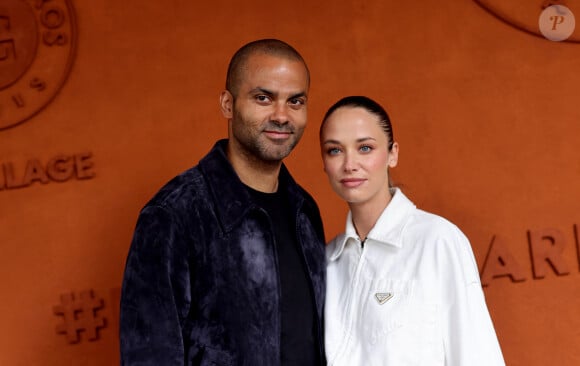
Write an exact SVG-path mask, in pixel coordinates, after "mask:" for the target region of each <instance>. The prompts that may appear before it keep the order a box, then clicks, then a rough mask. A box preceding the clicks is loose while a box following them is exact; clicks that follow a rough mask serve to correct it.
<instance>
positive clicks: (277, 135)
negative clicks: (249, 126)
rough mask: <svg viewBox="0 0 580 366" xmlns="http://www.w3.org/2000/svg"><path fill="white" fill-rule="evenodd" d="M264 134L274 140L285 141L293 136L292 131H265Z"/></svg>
mask: <svg viewBox="0 0 580 366" xmlns="http://www.w3.org/2000/svg"><path fill="white" fill-rule="evenodd" d="M264 133H265V134H266V136H268V137H269V138H271V139H273V140H284V139H287V138H288V137H290V135H292V132H290V131H264Z"/></svg>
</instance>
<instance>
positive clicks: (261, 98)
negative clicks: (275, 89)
mask: <svg viewBox="0 0 580 366" xmlns="http://www.w3.org/2000/svg"><path fill="white" fill-rule="evenodd" d="M256 100H257V101H258V102H268V101H269V100H270V97H268V96H267V95H258V96H256Z"/></svg>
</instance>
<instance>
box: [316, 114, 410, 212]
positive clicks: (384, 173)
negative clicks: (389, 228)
mask: <svg viewBox="0 0 580 366" xmlns="http://www.w3.org/2000/svg"><path fill="white" fill-rule="evenodd" d="M320 146H321V150H322V161H323V163H324V171H325V172H326V174H327V175H328V180H329V181H330V185H331V186H332V188H333V189H334V191H335V192H336V193H337V194H338V195H339V196H340V197H341V198H342V199H344V200H345V201H347V202H348V203H349V204H364V203H372V202H374V201H377V200H385V199H386V200H387V202H388V200H389V199H390V197H391V195H390V192H389V172H388V168H389V167H395V166H396V165H397V158H398V149H399V148H398V145H397V144H396V143H394V144H393V147H392V148H391V151H389V141H388V138H387V135H386V134H385V132H384V131H383V129H382V128H381V126H380V125H379V119H378V117H377V116H376V115H374V114H371V113H369V112H368V111H367V110H366V109H364V108H361V107H341V108H339V109H337V110H336V111H334V113H332V114H331V115H330V116H329V117H328V118H327V119H326V122H325V123H324V125H323V127H322V131H321V136H320Z"/></svg>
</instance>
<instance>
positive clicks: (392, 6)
mask: <svg viewBox="0 0 580 366" xmlns="http://www.w3.org/2000/svg"><path fill="white" fill-rule="evenodd" d="M2 1H3V4H0V16H2V12H9V11H10V9H6V8H5V4H15V2H25V3H27V4H28V5H29V6H30V7H33V6H36V5H37V4H42V6H47V7H48V6H51V4H52V5H53V6H60V5H59V4H64V3H66V1H64V0H60V1H57V0H44V1H35V0H34V1H33V0H30V1H25V0H2ZM68 2H69V3H70V4H72V6H73V7H74V14H75V25H76V28H75V30H74V35H76V40H75V39H74V37H71V38H69V39H68V41H70V42H72V41H76V48H75V57H74V62H73V64H72V69H71V71H70V74H69V75H68V78H67V80H66V82H65V83H64V85H63V87H62V89H61V90H60V92H59V93H58V94H56V97H55V98H54V100H52V102H51V103H49V104H48V105H47V106H46V107H45V108H44V109H43V110H41V111H40V112H39V113H38V114H37V115H35V116H34V117H32V118H30V119H29V120H27V121H25V122H24V123H21V124H19V125H17V126H14V127H11V128H5V129H2V130H0V164H1V166H0V249H1V253H2V255H1V256H0V277H1V278H2V280H1V282H0V297H1V299H2V300H0V320H1V324H2V332H1V334H0V365H10V366H21V365H22V366H30V365H54V366H57V365H58V366H60V365H84V366H91V365H115V364H118V339H117V326H118V320H117V315H118V310H117V306H118V300H119V299H118V296H119V287H120V283H121V278H122V273H123V267H124V261H125V257H126V254H127V250H128V247H129V243H130V240H131V236H132V231H133V227H134V225H135V220H136V218H137V215H138V212H139V209H140V208H141V207H142V206H143V205H144V204H145V202H146V201H147V200H148V199H149V198H150V197H151V196H152V195H153V194H154V193H155V192H156V191H157V189H158V188H159V187H160V186H161V185H162V184H163V183H165V182H166V181H167V180H168V179H170V178H171V177H173V176H174V175H176V174H177V173H179V172H181V171H183V170H185V169H187V168H189V167H190V166H191V165H193V164H195V163H196V162H197V161H198V160H199V159H200V158H201V157H202V156H203V155H204V154H205V153H206V152H207V151H208V150H209V149H210V148H211V146H212V145H213V143H214V141H215V140H216V139H218V138H222V137H224V136H225V135H226V133H227V130H226V121H225V120H224V119H223V118H222V117H221V114H220V112H219V109H218V96H219V92H220V91H221V88H222V87H223V84H224V79H225V71H226V67H227V63H228V61H229V58H230V56H231V55H232V53H233V52H234V51H235V50H236V49H237V48H238V47H240V46H241V45H242V44H244V43H246V42H248V41H251V40H254V39H257V38H271V37H274V38H280V39H283V40H286V41H287V42H289V43H291V44H292V45H294V46H295V47H296V48H297V49H298V50H299V51H300V52H301V53H302V54H303V56H304V58H305V59H306V61H307V63H308V64H309V67H310V70H311V73H312V87H311V91H310V102H309V103H310V104H309V126H308V128H307V132H306V133H305V135H304V137H303V140H302V142H301V143H300V144H299V145H298V147H297V149H296V150H295V152H294V153H293V155H292V156H291V158H289V159H288V160H287V165H288V166H289V168H290V169H291V171H292V172H293V174H294V176H295V177H296V179H297V180H298V181H299V182H300V183H302V185H303V186H304V187H305V188H307V189H308V190H309V191H310V192H311V193H312V194H313V195H314V196H315V198H316V199H317V201H318V203H319V205H320V208H321V211H322V214H323V219H324V222H325V229H326V233H327V236H328V237H329V238H330V237H332V236H333V235H335V234H336V233H338V232H339V231H341V230H342V229H343V227H344V216H345V213H346V207H345V205H344V204H343V203H342V202H341V201H340V200H339V199H338V198H337V197H336V196H335V195H334V193H333V192H332V191H331V189H330V187H329V186H328V184H327V181H326V176H325V175H324V173H323V171H322V164H321V161H320V157H319V155H320V154H319V148H318V127H319V124H320V120H321V118H322V115H323V114H324V112H325V110H326V108H327V107H328V106H329V105H330V104H332V103H333V102H334V101H336V100H337V99H338V98H340V97H342V96H345V95H349V94H365V95H368V96H371V97H373V98H375V99H377V100H378V101H380V102H381V103H382V104H383V105H385V106H386V108H387V110H388V111H389V113H390V115H391V118H392V120H393V124H394V132H395V138H396V139H397V140H398V141H399V144H400V146H401V151H400V162H399V166H398V167H397V168H396V169H395V170H394V171H393V174H394V178H395V181H396V182H397V183H398V184H399V185H401V186H402V187H403V189H404V190H405V192H406V193H407V195H408V196H410V197H411V198H412V199H413V200H414V201H415V202H416V203H417V205H418V206H420V207H421V208H423V209H425V210H428V211H432V212H435V213H438V214H440V215H442V216H444V217H447V218H448V219H450V220H451V221H453V222H454V223H456V224H457V225H458V226H459V227H461V228H462V230H463V231H464V232H465V233H466V235H467V236H468V237H469V238H470V240H471V242H472V245H473V250H474V253H475V255H476V257H477V261H478V264H479V267H480V269H481V270H482V271H483V270H484V269H485V271H486V273H487V275H488V276H491V275H496V277H493V276H491V277H490V278H489V285H488V286H487V287H485V293H486V297H487V302H488V306H489V308H490V311H491V315H492V318H493V320H494V323H495V326H496V330H497V333H498V337H499V339H500V343H501V345H502V348H503V351H504V356H505V358H506V362H507V364H508V365H512V366H540V365H546V364H551V365H561V366H569V365H570V366H571V365H578V364H580V350H579V348H578V344H580V332H579V331H578V329H580V316H579V315H578V309H580V244H579V238H578V237H579V235H580V234H579V232H578V231H579V227H580V209H579V207H580V205H579V203H580V190H579V186H580V184H579V183H580V152H579V148H578V146H579V145H578V142H579V141H580V107H579V106H578V101H579V100H580V92H579V86H580V44H578V43H575V42H552V41H548V40H546V39H544V38H542V37H541V36H538V35H536V34H534V33H533V32H526V31H523V30H521V29H518V28H515V27H513V26H510V25H509V24H507V23H506V22H505V21H503V20H502V19H500V18H499V17H496V16H494V15H493V14H492V13H491V12H490V11H488V10H486V9H489V8H493V5H490V4H492V3H493V1H484V2H483V3H486V5H488V6H487V7H483V6H480V5H479V4H478V2H476V1H467V0H464V1H456V0H443V1H437V2H427V1H416V2H407V3H401V2H400V1H393V0H367V1H354V0H352V1H328V0H322V1H306V0H298V1H293V2H278V3H273V2H264V1H256V0H248V1H245V2H235V1H226V0H214V1H210V2H202V1H187V0H171V1H167V0H165V1H162V0H148V1H137V0H125V1H117V0H91V1H81V0H72V1H68ZM495 3H501V2H500V1H495ZM515 3H517V4H516V5H514V6H513V8H509V6H508V7H506V6H505V4H504V5H503V8H502V9H501V12H502V15H503V17H504V18H505V15H506V14H507V15H508V18H509V15H510V14H511V13H510V12H513V14H514V18H517V16H518V14H520V13H521V12H522V11H523V12H524V13H525V15H526V16H525V17H523V18H521V19H519V21H520V22H522V21H523V22H525V21H528V20H527V19H528V18H529V19H532V23H533V21H536V19H537V17H538V16H539V14H540V12H541V10H542V9H541V5H542V3H543V1H519V2H514V4H515ZM568 3H569V6H570V8H571V9H572V10H573V11H576V13H577V15H579V16H580V4H578V1H569V2H568ZM39 6H40V5H39ZM522 9H523V10H522ZM516 10H517V11H516ZM34 11H36V13H38V14H41V13H40V10H38V9H37V10H34ZM52 15H53V16H58V14H56V13H54V14H52ZM47 19H48V18H47ZM51 19H52V20H50V19H48V20H47V21H48V22H49V23H50V22H51V21H52V22H53V23H54V22H58V21H59V19H58V18H51ZM0 20H1V18H0ZM45 20H46V19H45ZM70 20H71V19H67V21H70ZM579 21H580V20H579ZM55 24H56V23H55ZM1 25H2V24H0V26H1ZM17 26H18V24H15V25H14V24H13V27H17ZM531 26H532V28H533V26H534V24H531ZM0 28H1V27H0ZM15 29H16V28H15ZM5 35H6V34H3V33H2V31H0V41H1V40H2V39H3V38H2V37H3V36H5ZM577 36H578V32H576V33H575V37H577ZM54 47H59V46H58V45H55V46H54ZM41 56H42V55H40V54H39V55H37V56H36V57H37V58H39V57H41ZM3 62H4V64H3ZM5 62H6V60H4V61H2V60H0V72H4V73H7V72H9V71H8V69H7V68H5V67H4V65H6V63H5ZM43 67H44V71H47V70H48V71H50V70H51V69H50V67H51V66H50V60H49V61H48V62H47V64H46V66H43ZM10 72H12V71H10ZM4 76H6V75H4ZM27 77H28V75H27ZM0 80H2V75H0ZM13 92H14V86H13V85H12V86H6V85H0V126H1V123H2V118H5V115H6V111H7V110H8V109H9V108H12V107H13V105H12V104H13V103H14V102H15V101H14V100H13V99H12V96H13ZM3 113H4V115H3ZM89 153H90V154H89ZM83 154H84V155H83ZM61 155H63V156H69V157H70V156H77V162H78V163H79V164H80V165H81V166H82V164H85V165H86V166H85V168H86V169H85V170H83V169H80V173H79V174H80V175H81V178H84V179H77V178H76V176H73V177H71V178H70V179H67V180H66V181H63V182H55V181H53V180H50V179H49V181H48V183H42V182H41V181H40V180H42V179H41V178H40V177H41V176H42V172H41V171H40V170H41V169H44V168H45V167H46V166H47V165H50V163H49V162H50V160H51V159H54V158H55V157H58V156H61ZM69 161H72V160H69ZM27 167H28V168H27ZM27 169H29V171H28V173H27V172H26V170H27ZM7 171H8V172H9V173H6V172H7ZM83 172H84V174H85V176H83ZM7 174H8V175H9V174H13V175H14V179H13V180H12V182H11V183H10V184H8V183H7V182H6V180H7V179H6V178H7V177H6V175H7ZM27 174H28V177H29V178H30V177H31V176H32V177H36V180H33V181H32V182H31V184H29V185H28V186H26V187H21V188H13V185H15V184H16V183H17V182H16V181H17V180H22V179H23V177H25V176H26V175H27ZM92 174H94V176H92ZM15 182H16V183H15ZM543 236H545V238H542V237H543ZM492 244H493V245H492ZM490 248H491V249H492V250H490ZM560 250H561V252H559V251H560ZM488 253H489V256H488ZM542 253H544V254H542ZM542 255H543V256H542ZM486 257H489V258H488V260H487V262H486ZM484 264H485V266H484ZM484 267H485V268H484ZM542 271H544V272H542ZM502 273H503V274H511V275H512V277H513V279H515V280H517V281H514V280H513V279H512V278H511V277H509V276H505V275H504V276H499V275H500V274H502ZM539 277H543V278H539ZM85 291H92V294H93V300H95V301H96V306H95V307H94V308H93V310H91V311H87V310H86V309H85V310H84V311H81V310H78V312H77V315H78V316H80V315H82V314H84V315H85V316H86V317H87V318H88V320H90V321H92V323H91V322H90V321H89V322H87V323H86V324H85V327H86V328H87V330H83V331H80V333H79V334H78V338H76V339H75V331H74V328H80V327H81V326H82V325H81V323H80V321H77V322H74V321H69V322H68V324H69V325H70V326H72V328H71V329H72V330H70V332H69V333H68V337H67V335H66V334H59V333H57V328H58V327H59V325H60V324H61V323H63V322H64V317H63V316H62V315H59V314H58V312H59V311H58V310H59V306H62V304H61V301H62V300H61V296H63V295H65V296H66V295H67V294H69V295H70V294H73V295H74V296H75V299H76V301H77V304H79V303H81V301H80V299H81V293H83V292H85ZM83 296H88V295H87V293H85V295H83ZM101 301H102V303H101ZM83 303H84V304H85V305H88V304H89V303H90V301H88V298H85V299H84V300H83ZM99 319H102V321H103V326H102V327H100V328H99V329H98V332H97V333H96V334H91V332H90V331H89V330H90V329H91V327H92V328H93V330H94V326H95V324H97V325H98V324H99V322H100V321H101V320H99ZM91 324H92V325H91ZM75 340H76V342H74V341H75Z"/></svg>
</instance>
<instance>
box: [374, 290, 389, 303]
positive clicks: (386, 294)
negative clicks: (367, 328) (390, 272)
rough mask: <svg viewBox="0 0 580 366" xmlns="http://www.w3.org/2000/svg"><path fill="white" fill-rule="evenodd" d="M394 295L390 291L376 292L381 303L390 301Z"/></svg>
mask: <svg viewBox="0 0 580 366" xmlns="http://www.w3.org/2000/svg"><path fill="white" fill-rule="evenodd" d="M392 297H393V294H392V293H390V292H377V293H376V294H375V299H377V301H378V302H379V305H383V304H384V303H386V302H387V301H389V300H390V299H391V298H392Z"/></svg>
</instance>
